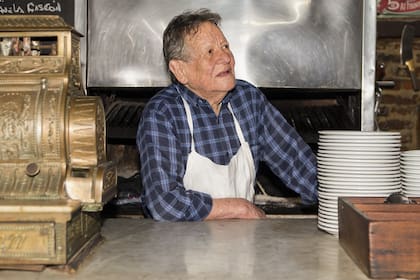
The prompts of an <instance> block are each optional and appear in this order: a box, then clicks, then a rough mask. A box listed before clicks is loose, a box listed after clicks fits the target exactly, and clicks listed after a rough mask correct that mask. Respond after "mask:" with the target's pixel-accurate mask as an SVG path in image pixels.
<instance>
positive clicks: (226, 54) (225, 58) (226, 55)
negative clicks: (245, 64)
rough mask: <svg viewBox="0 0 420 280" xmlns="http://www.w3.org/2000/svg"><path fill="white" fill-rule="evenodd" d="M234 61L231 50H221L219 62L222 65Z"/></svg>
mask: <svg viewBox="0 0 420 280" xmlns="http://www.w3.org/2000/svg"><path fill="white" fill-rule="evenodd" d="M232 59H233V57H232V53H231V52H230V50H229V49H224V48H221V49H220V51H219V56H218V60H219V61H220V62H222V63H230V61H231V60H232Z"/></svg>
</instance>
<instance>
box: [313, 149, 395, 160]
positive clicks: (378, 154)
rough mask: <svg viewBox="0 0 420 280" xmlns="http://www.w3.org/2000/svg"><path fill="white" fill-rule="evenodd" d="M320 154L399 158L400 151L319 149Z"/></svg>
mask: <svg viewBox="0 0 420 280" xmlns="http://www.w3.org/2000/svg"><path fill="white" fill-rule="evenodd" d="M317 155H318V156H321V157H334V158H361V159H398V160H400V152H399V151H396V152H366V151H325V150H318V152H317Z"/></svg>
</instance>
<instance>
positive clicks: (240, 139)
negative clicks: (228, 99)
mask: <svg viewBox="0 0 420 280" xmlns="http://www.w3.org/2000/svg"><path fill="white" fill-rule="evenodd" d="M228 108H229V111H230V113H231V114H232V118H233V121H234V123H235V129H236V134H238V137H239V141H240V142H241V144H243V143H245V137H244V134H243V133H242V129H241V126H240V125H239V122H238V120H237V119H236V117H235V114H234V113H233V110H232V106H231V105H230V103H228Z"/></svg>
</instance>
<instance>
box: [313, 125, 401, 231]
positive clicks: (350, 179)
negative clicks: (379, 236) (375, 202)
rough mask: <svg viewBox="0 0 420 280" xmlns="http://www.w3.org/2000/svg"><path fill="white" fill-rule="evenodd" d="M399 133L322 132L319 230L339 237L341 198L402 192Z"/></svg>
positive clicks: (319, 151) (319, 146)
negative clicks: (339, 202) (339, 201)
mask: <svg viewBox="0 0 420 280" xmlns="http://www.w3.org/2000/svg"><path fill="white" fill-rule="evenodd" d="M400 148H401V135H400V133H399V132H376V131H370V132H365V131H350V130H345V131H344V130H343V131H342V130H329V131H319V141H318V153H317V161H318V162H317V163H318V183H319V190H318V192H319V208H318V228H320V229H322V230H324V231H326V232H328V233H330V234H334V235H336V234H338V213H337V201H338V197H346V196H347V197H348V196H366V197H386V196H388V195H389V194H391V193H393V192H397V191H400V190H401V182H400Z"/></svg>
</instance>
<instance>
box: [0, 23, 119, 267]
mask: <svg viewBox="0 0 420 280" xmlns="http://www.w3.org/2000/svg"><path fill="white" fill-rule="evenodd" d="M80 37H81V35H80V34H79V33H77V32H76V31H75V30H73V28H72V27H71V26H69V25H67V24H66V23H65V22H64V21H63V20H62V19H61V18H60V17H58V16H4V15H3V16H1V17H0V47H1V53H0V268H2V267H17V268H19V267H20V266H22V267H23V266H46V265H66V264H68V263H70V262H72V261H74V260H75V259H76V258H80V256H81V255H83V253H86V251H87V250H89V249H90V248H92V246H93V245H94V244H96V243H97V241H98V239H100V230H101V220H100V212H101V210H102V207H103V205H104V204H105V203H106V202H108V201H109V200H111V199H112V198H113V197H114V196H115V194H116V184H117V174H116V173H117V172H116V166H115V165H114V164H113V163H112V162H111V161H108V160H107V158H106V135H105V115H104V108H103V104H102V102H101V99H100V98H99V97H94V96H86V95H85V94H84V90H83V87H82V84H81V75H80Z"/></svg>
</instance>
